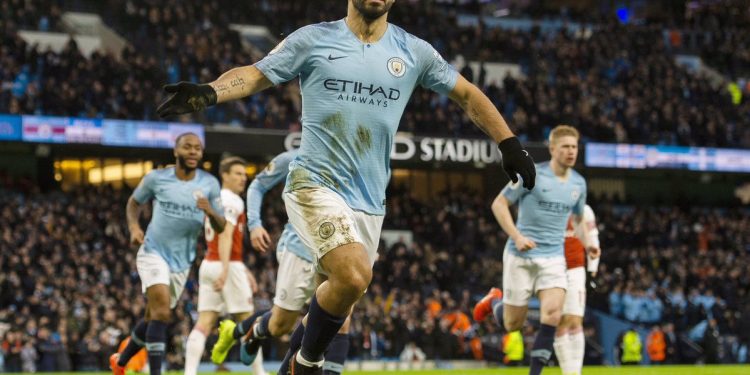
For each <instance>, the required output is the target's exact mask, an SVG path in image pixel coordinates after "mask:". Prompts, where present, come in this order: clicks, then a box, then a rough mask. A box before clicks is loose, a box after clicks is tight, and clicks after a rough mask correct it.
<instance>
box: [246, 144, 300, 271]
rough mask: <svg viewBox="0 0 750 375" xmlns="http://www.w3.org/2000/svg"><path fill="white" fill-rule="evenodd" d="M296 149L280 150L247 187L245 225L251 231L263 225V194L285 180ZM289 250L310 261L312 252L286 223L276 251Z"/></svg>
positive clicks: (296, 151) (290, 225) (296, 152)
mask: <svg viewBox="0 0 750 375" xmlns="http://www.w3.org/2000/svg"><path fill="white" fill-rule="evenodd" d="M297 154H298V150H296V149H295V150H291V151H287V152H282V153H281V154H279V155H277V156H276V157H275V158H273V160H271V162H270V163H268V166H267V167H266V168H265V169H263V171H261V172H260V173H258V175H257V176H255V179H254V180H253V182H252V183H250V186H249V187H248V188H247V227H248V229H250V230H251V231H252V230H253V229H255V228H257V227H260V226H263V223H262V222H261V220H260V210H261V205H262V204H263V196H264V195H265V194H266V192H267V191H269V190H271V189H272V188H273V187H274V186H276V185H277V184H278V183H279V182H282V181H285V180H286V177H287V175H288V174H289V163H291V162H292V160H293V159H294V158H295V157H296V156H297ZM284 249H286V250H289V251H290V252H291V253H292V254H294V255H296V256H298V257H300V258H302V259H304V260H306V261H308V262H310V263H312V261H313V258H312V253H310V250H308V249H307V247H305V245H304V244H303V243H302V240H300V238H299V236H298V235H297V232H295V231H294V228H292V224H290V223H286V225H285V226H284V232H282V233H281V238H279V243H278V245H276V251H277V252H279V251H284Z"/></svg>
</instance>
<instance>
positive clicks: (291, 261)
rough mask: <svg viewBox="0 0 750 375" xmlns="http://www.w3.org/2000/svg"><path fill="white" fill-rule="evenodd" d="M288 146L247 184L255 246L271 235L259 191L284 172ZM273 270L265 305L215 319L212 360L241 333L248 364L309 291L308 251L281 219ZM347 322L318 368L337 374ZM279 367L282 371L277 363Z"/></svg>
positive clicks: (286, 325) (298, 334) (288, 322)
mask: <svg viewBox="0 0 750 375" xmlns="http://www.w3.org/2000/svg"><path fill="white" fill-rule="evenodd" d="M297 153H298V151H297V150H292V151H287V152H283V153H281V154H279V155H277V156H276V157H275V158H273V160H271V162H270V163H268V166H267V167H266V168H265V169H264V170H263V171H262V172H260V173H259V174H258V176H256V177H255V179H254V180H253V182H252V183H251V184H250V187H248V189H247V212H248V221H247V226H248V228H249V230H250V240H251V242H252V244H253V246H254V247H255V248H257V249H259V250H262V251H266V250H268V248H269V246H270V244H271V240H270V237H269V235H268V232H266V230H265V228H263V223H262V222H261V219H260V211H261V205H262V203H263V196H264V195H265V194H266V192H267V191H268V190H270V189H271V188H273V187H274V186H276V185H277V184H278V183H280V182H282V181H285V180H286V177H287V175H288V174H289V163H291V161H292V160H294V158H295V156H297ZM276 259H277V260H278V261H279V271H278V276H277V278H276V295H275V297H274V300H273V308H272V309H271V311H260V312H258V313H256V314H254V315H253V316H252V317H250V318H249V319H246V320H244V321H242V322H241V323H240V324H235V323H234V322H233V321H231V320H225V321H223V322H221V327H220V328H219V340H218V341H217V342H216V345H215V346H214V349H213V352H212V353H211V359H212V360H213V361H214V362H215V363H222V362H223V361H224V358H226V355H227V353H229V349H231V348H232V345H234V343H235V342H236V340H238V339H240V338H242V337H246V338H245V339H244V340H243V342H242V345H241V348H240V359H241V360H242V362H243V363H245V364H250V363H251V362H252V361H253V359H254V358H255V356H256V353H258V352H259V351H258V349H259V347H260V345H261V344H262V342H263V340H264V339H267V338H269V337H279V336H281V335H285V334H287V333H289V332H291V331H292V329H293V328H294V324H295V323H296V322H297V318H298V317H299V314H300V311H301V310H302V308H303V307H304V305H305V303H306V301H308V300H309V299H310V297H312V294H313V293H314V292H315V287H316V286H317V284H316V283H315V271H314V269H313V264H312V262H313V257H312V252H311V251H310V250H309V249H308V248H306V247H305V245H304V244H303V243H302V241H300V239H299V236H297V233H295V232H294V228H292V225H291V224H289V223H287V225H286V226H285V227H284V232H283V233H282V234H281V238H280V239H279V243H278V244H277V246H276ZM303 332H304V330H303V326H301V325H300V326H299V327H298V328H297V330H295V333H294V334H293V335H292V338H291V340H290V343H289V345H290V346H292V347H299V345H300V343H301V341H302V333H303ZM347 333H348V324H344V326H343V327H342V329H341V330H340V331H339V334H337V335H336V337H335V338H334V339H333V341H332V342H331V344H330V345H329V346H328V350H327V351H326V352H325V364H324V365H323V372H324V374H326V375H328V374H330V375H333V374H340V373H341V372H342V370H343V368H344V362H345V361H346V355H347V353H348V352H349V337H348V336H347ZM280 373H284V372H283V369H282V371H280Z"/></svg>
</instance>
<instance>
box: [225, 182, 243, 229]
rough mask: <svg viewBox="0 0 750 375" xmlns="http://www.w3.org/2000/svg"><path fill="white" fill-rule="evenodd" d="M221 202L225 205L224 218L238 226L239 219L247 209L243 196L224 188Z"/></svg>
mask: <svg viewBox="0 0 750 375" xmlns="http://www.w3.org/2000/svg"><path fill="white" fill-rule="evenodd" d="M221 202H222V204H223V205H224V218H225V219H227V221H228V222H230V223H232V225H234V226H235V227H236V226H237V220H238V219H239V217H240V215H242V211H243V210H245V206H244V204H243V203H242V198H240V196H239V195H237V194H235V193H233V192H231V191H229V190H227V189H222V190H221Z"/></svg>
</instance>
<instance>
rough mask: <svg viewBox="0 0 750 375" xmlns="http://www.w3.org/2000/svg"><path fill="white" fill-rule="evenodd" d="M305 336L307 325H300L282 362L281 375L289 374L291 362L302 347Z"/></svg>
mask: <svg viewBox="0 0 750 375" xmlns="http://www.w3.org/2000/svg"><path fill="white" fill-rule="evenodd" d="M304 335H305V325H304V324H302V323H300V324H299V325H297V328H295V329H294V332H292V336H291V337H290V338H289V350H287V352H286V355H285V356H284V360H283V361H281V368H279V372H278V374H279V375H286V373H287V372H289V362H290V361H291V360H292V355H294V352H296V351H297V350H299V348H300V347H301V346H302V337H303V336H304Z"/></svg>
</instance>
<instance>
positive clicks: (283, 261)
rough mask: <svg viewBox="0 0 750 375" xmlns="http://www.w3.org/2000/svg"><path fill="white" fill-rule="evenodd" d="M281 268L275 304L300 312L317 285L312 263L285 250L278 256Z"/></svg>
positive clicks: (278, 273) (274, 299)
mask: <svg viewBox="0 0 750 375" xmlns="http://www.w3.org/2000/svg"><path fill="white" fill-rule="evenodd" d="M277 259H278V261H279V268H278V272H277V275H278V276H277V277H276V294H275V296H274V298H273V304H274V305H275V306H278V307H280V308H281V309H283V310H288V311H300V310H302V308H303V307H304V306H305V303H306V302H307V301H308V300H309V299H310V297H312V295H313V293H314V292H315V288H316V287H317V285H316V284H315V270H314V269H313V265H312V263H310V262H308V261H306V260H304V259H302V258H300V257H299V256H297V255H296V254H294V253H292V252H290V251H288V250H285V251H283V252H280V253H279V254H278V255H277Z"/></svg>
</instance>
